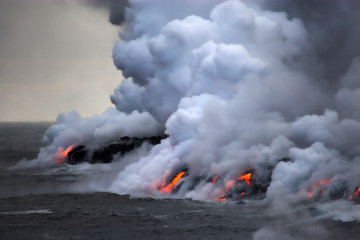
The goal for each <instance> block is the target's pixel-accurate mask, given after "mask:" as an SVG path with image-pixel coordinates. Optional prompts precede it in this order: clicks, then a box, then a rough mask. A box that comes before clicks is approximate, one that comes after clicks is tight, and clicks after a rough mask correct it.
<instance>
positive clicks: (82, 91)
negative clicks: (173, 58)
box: [0, 0, 122, 121]
mask: <svg viewBox="0 0 360 240" xmlns="http://www.w3.org/2000/svg"><path fill="white" fill-rule="evenodd" d="M118 32H119V27H118V26H113V25H111V24H110V23H109V22H108V12H106V11H105V9H99V8H94V7H91V6H89V5H86V4H84V2H81V1H79V0H77V1H69V0H62V1H45V0H33V1H25V0H23V1H21V0H15V1H14V0H0V113H1V114H0V121H54V120H55V119H56V117H57V115H58V114H59V113H60V112H69V111H72V110H77V111H78V112H79V113H80V114H81V115H82V116H83V117H86V116H91V115H92V114H95V113H101V112H103V111H104V110H105V109H106V108H107V107H110V106H111V105H112V104H111V102H110V100H109V95H110V94H111V93H112V92H113V89H114V88H115V87H116V86H117V85H119V83H120V81H121V78H122V77H121V73H120V72H119V71H118V70H117V69H116V68H115V67H114V64H113V61H112V58H111V54H112V48H113V45H114V43H115V41H116V40H118Z"/></svg>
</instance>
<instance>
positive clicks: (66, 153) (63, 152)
mask: <svg viewBox="0 0 360 240" xmlns="http://www.w3.org/2000/svg"><path fill="white" fill-rule="evenodd" d="M73 147H74V145H71V146H70V147H68V148H67V149H66V150H65V151H64V149H63V148H62V147H61V148H59V155H60V157H59V158H58V159H57V160H56V161H57V163H59V164H60V163H61V162H62V159H63V158H64V157H67V155H68V154H69V152H70V151H71V150H72V149H73Z"/></svg>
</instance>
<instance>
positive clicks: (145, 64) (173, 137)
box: [12, 0, 360, 239]
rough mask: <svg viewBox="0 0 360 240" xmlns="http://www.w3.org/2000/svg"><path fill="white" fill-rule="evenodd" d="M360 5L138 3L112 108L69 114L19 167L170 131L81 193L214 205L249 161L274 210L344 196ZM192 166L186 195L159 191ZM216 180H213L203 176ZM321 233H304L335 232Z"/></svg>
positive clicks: (116, 55) (358, 126) (357, 144)
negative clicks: (88, 114) (63, 152)
mask: <svg viewBox="0 0 360 240" xmlns="http://www.w3.org/2000/svg"><path fill="white" fill-rule="evenodd" d="M94 2H96V1H94ZM94 2H93V3H92V4H94ZM111 2H113V1H111ZM112 4H113V3H112ZM112 4H110V5H108V6H110V10H111V9H112V8H111V6H112ZM125 5H126V4H125ZM125 5H124V6H125ZM359 7H360V3H358V2H356V1H316V2H314V1H260V0H259V1H235V0H233V1H215V0H214V1H196V2H195V1H161V0H158V1H155V0H154V1H139V0H132V1H129V2H128V7H127V8H125V9H124V8H121V11H120V12H119V14H122V15H121V16H125V18H124V21H123V20H121V21H120V22H121V23H122V24H124V30H123V31H122V32H121V33H120V37H121V40H120V41H119V42H117V43H116V44H115V46H114V49H113V60H114V64H115V66H116V67H117V68H118V69H119V70H121V71H122V74H123V76H124V77H125V78H126V79H125V80H124V81H122V83H121V84H120V85H119V86H118V87H117V88H116V89H115V90H114V94H113V95H112V96H111V97H110V99H111V101H112V102H113V103H114V105H115V108H110V109H108V110H106V111H105V112H104V113H103V114H101V115H95V116H93V117H91V118H81V117H80V116H79V114H77V113H76V112H71V113H67V114H60V115H59V117H58V119H57V124H55V125H53V126H52V127H50V128H49V130H48V131H47V132H46V134H45V136H44V139H43V143H44V145H45V146H44V147H43V148H41V149H40V152H39V154H38V156H37V158H36V159H34V160H31V161H21V162H19V163H18V164H17V165H15V166H14V167H13V168H12V169H13V170H17V169H24V168H25V169H27V168H44V167H54V168H57V167H59V164H58V163H57V160H58V159H59V150H60V149H67V148H68V147H69V146H72V145H74V144H75V145H80V144H81V145H85V146H86V147H87V148H88V149H93V150H94V149H97V148H100V147H103V146H106V145H108V144H110V143H111V142H113V141H115V140H118V139H120V138H121V137H123V136H131V137H135V136H137V137H146V136H155V135H161V134H163V133H165V134H167V135H168V137H167V138H166V139H163V140H162V142H161V144H159V145H156V146H154V147H151V146H143V147H142V148H140V149H138V150H137V151H136V152H134V153H131V154H130V155H126V156H125V157H124V158H122V157H119V156H115V157H114V162H113V163H112V164H110V165H109V166H110V167H106V166H103V167H104V168H105V169H107V170H106V171H105V172H101V171H100V172H96V173H94V174H93V175H92V174H89V175H88V176H89V177H88V178H86V181H82V182H81V184H79V185H72V186H73V187H72V188H71V189H72V191H76V189H81V190H82V191H95V190H98V191H108V192H113V193H117V194H130V195H131V196H151V197H154V198H168V197H174V198H191V199H195V200H203V201H219V200H220V199H221V198H222V196H223V195H224V194H225V193H226V184H227V183H228V182H229V181H232V180H234V179H237V178H239V176H240V175H241V174H243V173H244V172H245V171H248V170H251V171H253V173H254V176H255V177H254V179H252V181H255V183H256V184H257V185H259V186H262V187H266V192H265V199H264V200H262V201H263V203H264V204H267V205H268V206H271V208H270V209H271V211H275V212H276V213H277V214H279V213H281V214H282V213H284V214H285V213H287V211H288V210H289V209H293V206H294V205H297V204H299V203H300V204H302V203H304V202H307V201H314V202H320V203H321V202H326V201H329V200H334V199H340V202H347V199H348V198H350V197H354V196H355V193H356V192H355V191H356V189H358V188H359V186H360V174H359V173H360V164H359V163H360V105H359V103H360V101H359V100H360V79H359V76H360V48H359V46H358V44H357V42H358V41H356V39H358V37H359V36H360V30H359V26H358V25H357V24H351V23H356V22H358V20H359V19H358V18H359V16H358V14H356V11H357V10H358V9H359ZM123 10H124V11H125V15H124V14H123ZM116 12H117V11H111V13H112V14H116ZM121 19H122V18H121ZM119 74H120V73H119ZM284 159H285V160H286V161H285V160H284ZM65 165H66V164H60V167H63V166H65ZM184 166H185V167H186V168H187V169H188V173H187V174H186V176H185V177H184V178H182V180H181V181H182V186H181V187H180V188H179V189H178V191H177V192H176V193H173V194H171V193H170V194H169V193H166V192H162V191H159V187H160V186H161V184H162V182H163V181H164V179H166V178H167V177H169V176H170V175H171V174H173V173H174V171H175V172H176V171H178V170H179V169H182V168H184ZM77 168H78V169H82V170H81V171H82V172H86V171H89V170H90V169H95V168H100V167H99V166H89V165H86V164H85V165H79V166H77ZM70 169H76V166H74V167H70ZM213 176H219V179H220V180H219V183H218V184H213V183H212V182H211V181H206V179H207V178H210V177H213ZM199 179H200V180H199ZM195 182H196V184H194V183H195ZM347 204H350V205H349V206H351V207H345V208H347V209H352V207H354V205H353V203H350V202H347ZM341 206H343V207H344V205H341ZM355 208H356V207H355ZM330 209H331V207H330ZM329 211H330V210H329ZM345 212H346V211H345ZM350 212H351V211H348V212H347V213H349V214H350ZM345 215H348V214H345ZM350 215H351V214H350ZM289 218H291V217H289ZM294 218H297V217H294ZM301 218H304V219H308V218H307V216H302V217H301ZM345 218H346V217H344V218H343V219H345ZM346 219H352V220H354V221H357V220H358V217H357V216H356V215H354V216H348V218H346ZM320 230H321V229H320V227H319V228H316V229H307V231H304V234H303V235H302V236H301V238H299V239H302V238H307V237H308V236H321V237H323V236H326V231H324V232H322V231H320ZM279 232H280V233H281V231H276V230H274V226H270V227H268V228H263V229H261V230H260V231H259V232H258V233H257V234H256V235H254V237H255V238H256V239H261V238H262V237H263V236H266V235H271V236H273V238H274V239H279ZM283 233H284V236H285V237H284V238H285V239H288V238H289V236H290V235H291V234H290V235H288V233H287V232H286V231H285V232H283ZM318 239H320V237H319V238H318Z"/></svg>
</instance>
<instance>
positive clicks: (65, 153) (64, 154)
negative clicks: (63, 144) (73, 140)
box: [62, 145, 74, 157]
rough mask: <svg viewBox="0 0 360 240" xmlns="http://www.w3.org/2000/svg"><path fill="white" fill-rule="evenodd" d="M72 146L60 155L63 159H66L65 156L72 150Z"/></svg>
mask: <svg viewBox="0 0 360 240" xmlns="http://www.w3.org/2000/svg"><path fill="white" fill-rule="evenodd" d="M73 147H74V145H71V146H70V147H68V148H67V149H66V150H65V151H64V152H63V153H62V154H63V156H64V157H67V155H68V154H69V152H70V151H71V150H72V149H73Z"/></svg>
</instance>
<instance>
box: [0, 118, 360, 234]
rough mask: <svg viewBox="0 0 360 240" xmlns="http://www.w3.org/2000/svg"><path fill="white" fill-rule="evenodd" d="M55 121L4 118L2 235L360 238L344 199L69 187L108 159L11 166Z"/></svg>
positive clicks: (355, 211)
mask: <svg viewBox="0 0 360 240" xmlns="http://www.w3.org/2000/svg"><path fill="white" fill-rule="evenodd" d="M50 125H51V123H0V239H1V240H2V239H4V240H5V239H6V240H7V239H172V240H173V239H217V240H218V239H255V240H259V239H265V240H266V239H269V240H272V239H296V240H297V239H317V240H318V239H326V240H327V239H334V240H336V239H350V240H352V239H354V240H355V239H360V224H359V221H360V208H359V205H357V204H353V203H350V202H348V201H344V200H339V201H334V202H323V203H316V202H313V203H303V204H298V205H296V206H293V207H292V208H286V209H285V208H284V209H283V211H280V212H279V211H274V210H273V209H271V207H269V206H268V205H267V204H264V203H263V202H261V201H249V202H231V201H230V202H221V203H217V202H201V201H194V200H191V199H152V198H132V197H131V196H128V195H122V196H120V195H116V194H113V193H106V192H96V191H89V189H88V190H86V191H82V190H81V188H74V187H72V186H78V185H76V184H77V183H78V182H82V184H84V182H86V181H85V180H86V179H91V178H92V177H93V171H94V170H96V169H97V170H99V169H100V170H101V171H104V169H105V170H106V166H105V165H101V166H100V165H99V166H98V167H96V166H95V167H94V168H91V167H89V166H86V165H84V166H80V167H77V166H66V165H61V166H57V167H52V168H42V169H36V168H35V169H20V170H9V168H10V167H11V166H13V165H15V164H16V163H17V162H19V161H20V160H22V159H24V158H25V159H29V160H30V159H33V158H36V156H37V153H38V151H39V149H40V147H41V146H42V145H41V140H42V136H43V135H44V133H45V131H46V130H47V128H48V127H49V126H50ZM80 170H81V171H80ZM105 172H106V171H105ZM84 179H85V180H84ZM80 186H81V185H80Z"/></svg>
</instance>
